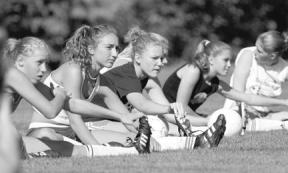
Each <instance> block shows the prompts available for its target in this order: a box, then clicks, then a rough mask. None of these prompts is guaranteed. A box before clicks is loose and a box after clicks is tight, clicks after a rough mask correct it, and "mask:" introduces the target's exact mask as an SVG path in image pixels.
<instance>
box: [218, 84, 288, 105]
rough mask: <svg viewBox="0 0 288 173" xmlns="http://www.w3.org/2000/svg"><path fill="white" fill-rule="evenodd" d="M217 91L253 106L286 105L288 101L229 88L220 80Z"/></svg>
mask: <svg viewBox="0 0 288 173" xmlns="http://www.w3.org/2000/svg"><path fill="white" fill-rule="evenodd" d="M218 92H219V93H220V94H221V95H223V96H224V97H227V98H230V99H232V100H236V101H242V102H245V103H247V104H249V105H255V106H277V105H284V106H288V101H287V100H283V99H276V98H269V97H264V96H260V95H255V94H246V93H244V92H240V91H238V90H236V89H233V88H231V87H230V86H229V85H228V84H227V83H225V82H223V81H220V86H219V90H218Z"/></svg>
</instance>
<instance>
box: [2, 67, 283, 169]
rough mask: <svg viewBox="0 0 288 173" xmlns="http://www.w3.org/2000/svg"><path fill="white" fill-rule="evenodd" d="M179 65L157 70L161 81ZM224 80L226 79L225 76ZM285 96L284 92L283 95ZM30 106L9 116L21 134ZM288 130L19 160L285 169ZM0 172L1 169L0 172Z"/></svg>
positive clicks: (211, 103)
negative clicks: (146, 149)
mask: <svg viewBox="0 0 288 173" xmlns="http://www.w3.org/2000/svg"><path fill="white" fill-rule="evenodd" d="M177 66H179V65H176V66H175V65H174V66H170V67H169V68H166V69H164V70H163V72H162V73H161V82H163V80H165V78H166V77H167V76H168V75H169V73H170V72H171V69H174V68H176V67H177ZM225 80H227V79H225ZM286 95H287V94H286ZM223 101H224V99H223V98H222V97H220V96H219V95H217V94H215V95H214V96H212V97H211V98H209V100H208V101H207V103H206V104H204V105H203V106H202V107H201V108H200V112H202V111H203V112H208V113H211V112H213V111H214V110H216V109H218V108H220V107H221V106H222V104H223ZM30 115H31V108H30V106H29V105H28V104H27V103H26V102H22V103H21V105H20V106H19V108H18V109H17V111H16V112H15V113H14V115H13V119H14V121H15V123H16V125H17V128H18V129H19V131H20V132H21V133H22V134H24V133H25V132H26V129H27V125H28V122H29V121H30V118H31V117H30ZM287 134H288V132H287V131H284V130H282V131H273V132H263V133H246V135H244V136H242V137H232V138H224V139H223V140H222V141H221V143H220V145H219V147H218V148H214V149H197V150H194V151H169V152H162V153H152V154H149V155H140V156H119V157H98V158H92V159H89V158H61V159H32V160H27V161H24V162H23V169H22V171H23V172H27V173H28V172H29V173H30V172H31V173H32V172H125V173H129V172H145V173H146V172H163V173H164V172H165V173H166V172H287V171H286V170H288V165H287V162H288V146H287V143H288V137H287ZM0 172H1V171H0Z"/></svg>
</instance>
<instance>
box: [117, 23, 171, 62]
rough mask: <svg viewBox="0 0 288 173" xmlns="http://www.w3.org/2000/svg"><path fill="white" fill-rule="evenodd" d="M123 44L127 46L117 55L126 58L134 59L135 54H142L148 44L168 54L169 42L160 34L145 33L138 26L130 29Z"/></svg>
mask: <svg viewBox="0 0 288 173" xmlns="http://www.w3.org/2000/svg"><path fill="white" fill-rule="evenodd" d="M124 40H125V42H128V43H129V44H128V46H127V47H126V48H125V49H124V50H123V51H122V52H121V53H120V54H119V55H118V56H119V57H121V56H123V57H126V58H130V59H134V56H135V53H138V54H142V53H143V50H144V49H145V48H146V46H147V45H148V44H151V43H152V44H155V45H159V46H161V47H162V48H163V49H164V50H167V51H164V52H168V48H169V42H168V40H167V39H166V38H165V37H163V36H162V35H160V34H157V33H151V32H146V31H144V30H142V29H141V28H140V27H139V26H135V27H132V28H130V30H129V31H128V32H127V34H126V35H125V37H124Z"/></svg>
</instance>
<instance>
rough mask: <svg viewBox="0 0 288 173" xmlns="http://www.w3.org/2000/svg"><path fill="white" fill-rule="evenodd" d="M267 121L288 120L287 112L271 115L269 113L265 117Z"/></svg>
mask: <svg viewBox="0 0 288 173" xmlns="http://www.w3.org/2000/svg"><path fill="white" fill-rule="evenodd" d="M265 118H268V119H271V120H280V121H282V120H288V112H286V111H281V112H273V113H269V114H268V116H267V117H265Z"/></svg>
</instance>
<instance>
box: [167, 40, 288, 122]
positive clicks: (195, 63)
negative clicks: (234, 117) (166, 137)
mask: <svg viewBox="0 0 288 173" xmlns="http://www.w3.org/2000/svg"><path fill="white" fill-rule="evenodd" d="M231 58H232V50H231V47H230V46H229V45H227V44H226V43H223V42H221V41H207V40H203V41H201V42H200V44H199V46H198V48H197V51H196V54H195V56H194V57H192V58H191V59H189V62H188V63H187V64H185V65H183V66H181V67H180V68H178V69H177V70H175V72H174V73H173V74H171V76H170V77H169V78H168V79H167V81H166V82H165V84H164V87H163V90H164V93H165V95H166V97H167V98H168V100H169V101H170V102H172V101H178V102H181V103H183V105H185V110H186V111H187V112H188V115H189V116H191V117H192V116H194V117H197V118H198V120H197V119H196V118H195V119H194V120H195V121H191V123H192V125H195V126H201V125H202V126H203V125H206V124H207V121H208V118H205V117H201V116H200V115H199V114H198V113H197V112H196V110H197V108H198V107H199V106H200V105H202V104H203V103H204V102H205V100H206V99H207V98H208V97H209V96H210V95H211V94H213V93H215V92H218V93H219V94H221V95H222V96H224V97H227V98H230V99H233V100H237V101H242V102H245V103H247V104H251V105H264V106H266V105H285V106H287V105H288V101H287V100H281V99H273V98H268V97H262V96H257V95H253V94H247V93H244V92H239V91H238V90H236V89H233V88H231V87H230V86H229V85H228V84H226V83H225V82H224V81H222V80H219V78H218V76H225V75H227V73H228V70H229V68H230V67H231V62H230V61H231Z"/></svg>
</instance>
